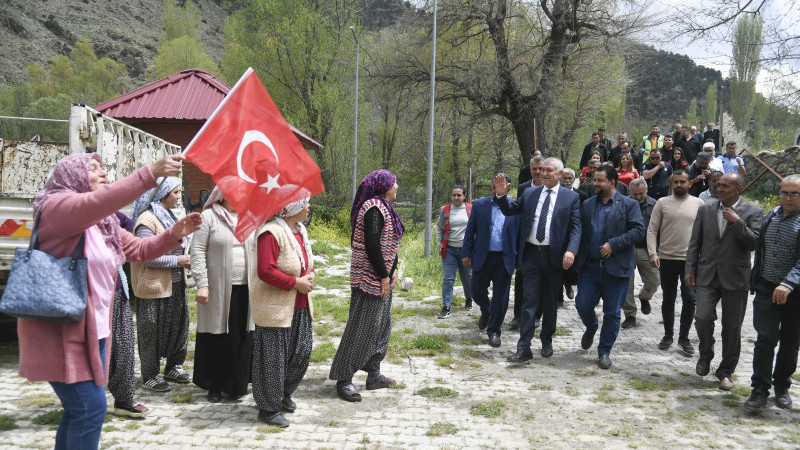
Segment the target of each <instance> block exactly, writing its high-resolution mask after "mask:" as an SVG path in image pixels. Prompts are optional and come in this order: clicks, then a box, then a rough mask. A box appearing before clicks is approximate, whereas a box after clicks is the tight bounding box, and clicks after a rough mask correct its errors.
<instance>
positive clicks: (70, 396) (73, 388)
mask: <svg viewBox="0 0 800 450" xmlns="http://www.w3.org/2000/svg"><path fill="white" fill-rule="evenodd" d="M99 344H100V359H101V360H102V361H103V368H105V365H106V362H105V361H106V340H105V339H100V341H99ZM50 385H51V386H53V390H54V391H56V395H58V398H59V399H61V405H62V406H64V414H63V415H62V416H61V422H60V423H59V424H58V431H57V432H56V446H55V448H56V450H62V449H70V450H72V449H92V450H97V447H98V446H99V445H100V430H101V429H102V427H103V421H104V420H105V419H106V393H105V391H103V386H102V385H100V386H98V385H96V384H94V381H93V380H88V381H80V382H78V383H71V384H67V383H61V382H55V381H51V382H50Z"/></svg>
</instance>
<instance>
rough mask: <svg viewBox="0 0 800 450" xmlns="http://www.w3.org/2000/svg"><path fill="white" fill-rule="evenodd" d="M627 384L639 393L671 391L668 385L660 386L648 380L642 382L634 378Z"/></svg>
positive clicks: (660, 384)
mask: <svg viewBox="0 0 800 450" xmlns="http://www.w3.org/2000/svg"><path fill="white" fill-rule="evenodd" d="M628 384H630V385H631V387H633V388H634V389H636V390H639V391H669V390H671V389H672V386H670V385H668V384H662V383H658V382H655V381H650V380H642V379H641V378H634V379H632V380H631V381H629V382H628Z"/></svg>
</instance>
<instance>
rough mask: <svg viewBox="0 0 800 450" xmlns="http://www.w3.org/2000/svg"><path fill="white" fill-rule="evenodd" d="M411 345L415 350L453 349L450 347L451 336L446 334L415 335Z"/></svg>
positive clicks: (438, 350) (443, 350) (437, 350)
mask: <svg viewBox="0 0 800 450" xmlns="http://www.w3.org/2000/svg"><path fill="white" fill-rule="evenodd" d="M411 345H412V347H413V348H414V349H415V350H421V351H425V352H436V353H439V352H449V351H452V350H453V349H452V347H450V336H447V335H444V334H423V335H421V336H417V337H415V338H414V339H413V340H412V341H411Z"/></svg>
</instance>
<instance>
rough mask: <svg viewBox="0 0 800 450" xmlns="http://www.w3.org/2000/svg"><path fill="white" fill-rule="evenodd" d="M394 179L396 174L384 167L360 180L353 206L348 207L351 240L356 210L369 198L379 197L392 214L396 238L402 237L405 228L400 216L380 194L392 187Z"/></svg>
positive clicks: (395, 179)
mask: <svg viewBox="0 0 800 450" xmlns="http://www.w3.org/2000/svg"><path fill="white" fill-rule="evenodd" d="M395 181H397V176H396V175H395V174H393V173H392V172H389V171H388V170H385V169H378V170H374V171H372V172H370V174H369V175H367V176H366V177H364V179H363V180H361V184H359V185H358V190H357V191H356V198H355V199H353V207H352V209H350V230H351V231H350V240H351V241H352V240H353V235H354V234H355V232H356V231H355V230H356V220H357V219H358V212H359V211H360V210H361V205H363V204H364V202H365V201H367V200H369V199H371V198H377V199H379V200H380V201H381V203H383V204H384V206H386V208H387V209H388V210H389V214H390V215H391V216H392V223H393V224H394V232H395V233H396V234H397V237H398V238H402V237H403V233H404V232H405V230H406V229H405V227H404V226H403V222H402V221H401V220H400V216H398V215H397V213H396V212H395V210H394V208H392V205H391V204H389V202H387V201H386V199H385V198H383V196H382V194H385V193H387V192H389V190H390V189H392V187H394V183H395Z"/></svg>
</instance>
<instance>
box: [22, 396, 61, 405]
mask: <svg viewBox="0 0 800 450" xmlns="http://www.w3.org/2000/svg"><path fill="white" fill-rule="evenodd" d="M17 404H18V405H19V406H21V407H23V408H29V407H37V408H43V407H45V406H52V405H56V404H58V402H57V401H56V399H55V398H53V396H52V395H50V394H32V395H27V396H25V397H22V398H21V399H20V400H18V401H17Z"/></svg>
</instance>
